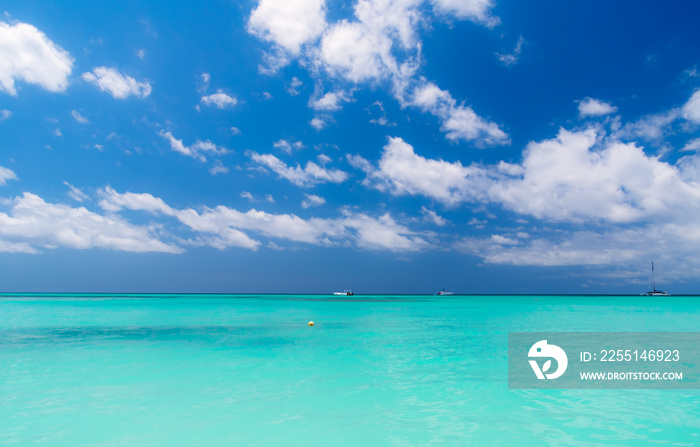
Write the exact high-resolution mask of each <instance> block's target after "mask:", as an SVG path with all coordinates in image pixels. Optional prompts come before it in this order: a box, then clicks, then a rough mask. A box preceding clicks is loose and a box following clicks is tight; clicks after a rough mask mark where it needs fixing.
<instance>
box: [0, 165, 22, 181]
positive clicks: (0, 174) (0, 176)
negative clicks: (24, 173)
mask: <svg viewBox="0 0 700 447" xmlns="http://www.w3.org/2000/svg"><path fill="white" fill-rule="evenodd" d="M8 180H19V179H18V178H17V174H15V173H14V171H13V170H11V169H7V168H5V167H2V166H0V186H4V185H5V184H6V183H7V181H8Z"/></svg>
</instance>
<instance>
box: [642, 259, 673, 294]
mask: <svg viewBox="0 0 700 447" xmlns="http://www.w3.org/2000/svg"><path fill="white" fill-rule="evenodd" d="M650 282H651V289H650V290H649V291H648V292H647V293H642V295H649V296H668V295H669V293H668V292H664V291H663V290H656V283H655V282H654V262H652V263H651V280H650Z"/></svg>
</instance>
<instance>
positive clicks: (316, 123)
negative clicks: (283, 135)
mask: <svg viewBox="0 0 700 447" xmlns="http://www.w3.org/2000/svg"><path fill="white" fill-rule="evenodd" d="M309 124H310V125H311V127H313V128H314V129H316V130H322V129H323V128H324V127H326V122H325V121H324V120H322V119H321V118H319V117H317V116H316V117H314V118H312V119H311V121H309Z"/></svg>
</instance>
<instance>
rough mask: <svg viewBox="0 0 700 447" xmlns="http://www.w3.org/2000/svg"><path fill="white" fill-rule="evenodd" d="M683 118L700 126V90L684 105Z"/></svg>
mask: <svg viewBox="0 0 700 447" xmlns="http://www.w3.org/2000/svg"><path fill="white" fill-rule="evenodd" d="M683 118H685V119H687V120H688V121H692V122H693V123H695V124H700V90H696V91H695V93H693V96H691V97H690V99H689V100H688V102H686V103H685V105H683Z"/></svg>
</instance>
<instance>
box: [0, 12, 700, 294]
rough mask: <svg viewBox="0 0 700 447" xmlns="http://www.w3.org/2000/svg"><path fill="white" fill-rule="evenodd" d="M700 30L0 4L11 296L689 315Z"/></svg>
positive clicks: (1, 190)
mask: <svg viewBox="0 0 700 447" xmlns="http://www.w3.org/2000/svg"><path fill="white" fill-rule="evenodd" d="M699 19H700V5H698V4H697V3H696V2H691V1H681V2H672V3H669V4H660V3H658V2H650V1H620V2H612V3H611V2H607V1H589V2H560V1H541V2H521V1H499V0H430V1H419V0H361V1H356V2H340V1H334V0H327V1H326V0H261V1H242V2H235V1H223V0H213V1H210V2H205V3H202V2H184V1H167V2H166V1H148V0H146V1H125V2H94V1H89V2H88V1H72V2H56V1H41V2H38V1H32V0H22V1H14V0H9V1H4V2H3V3H2V5H1V6H0V290H2V291H8V292H164V293H171V292H172V293H174V292H222V293H248V292H263V293H285V292H288V293H330V292H332V291H335V290H343V289H352V290H354V291H355V292H356V293H436V292H438V291H439V290H442V289H443V288H445V289H448V290H451V291H454V292H455V293H466V294H470V293H474V294H482V293H494V294H497V293H532V294H538V293H591V294H597V293H621V294H624V293H632V294H636V293H641V292H645V291H646V290H647V289H648V287H649V271H650V265H651V262H652V261H653V262H654V263H655V266H656V276H655V279H656V282H657V288H664V289H667V290H668V291H669V292H670V293H672V294H693V293H698V292H699V291H700V280H699V278H700V155H699V154H698V151H699V150H700V71H699V68H698V67H699V66H700V28H698V26H697V23H698V22H699Z"/></svg>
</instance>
